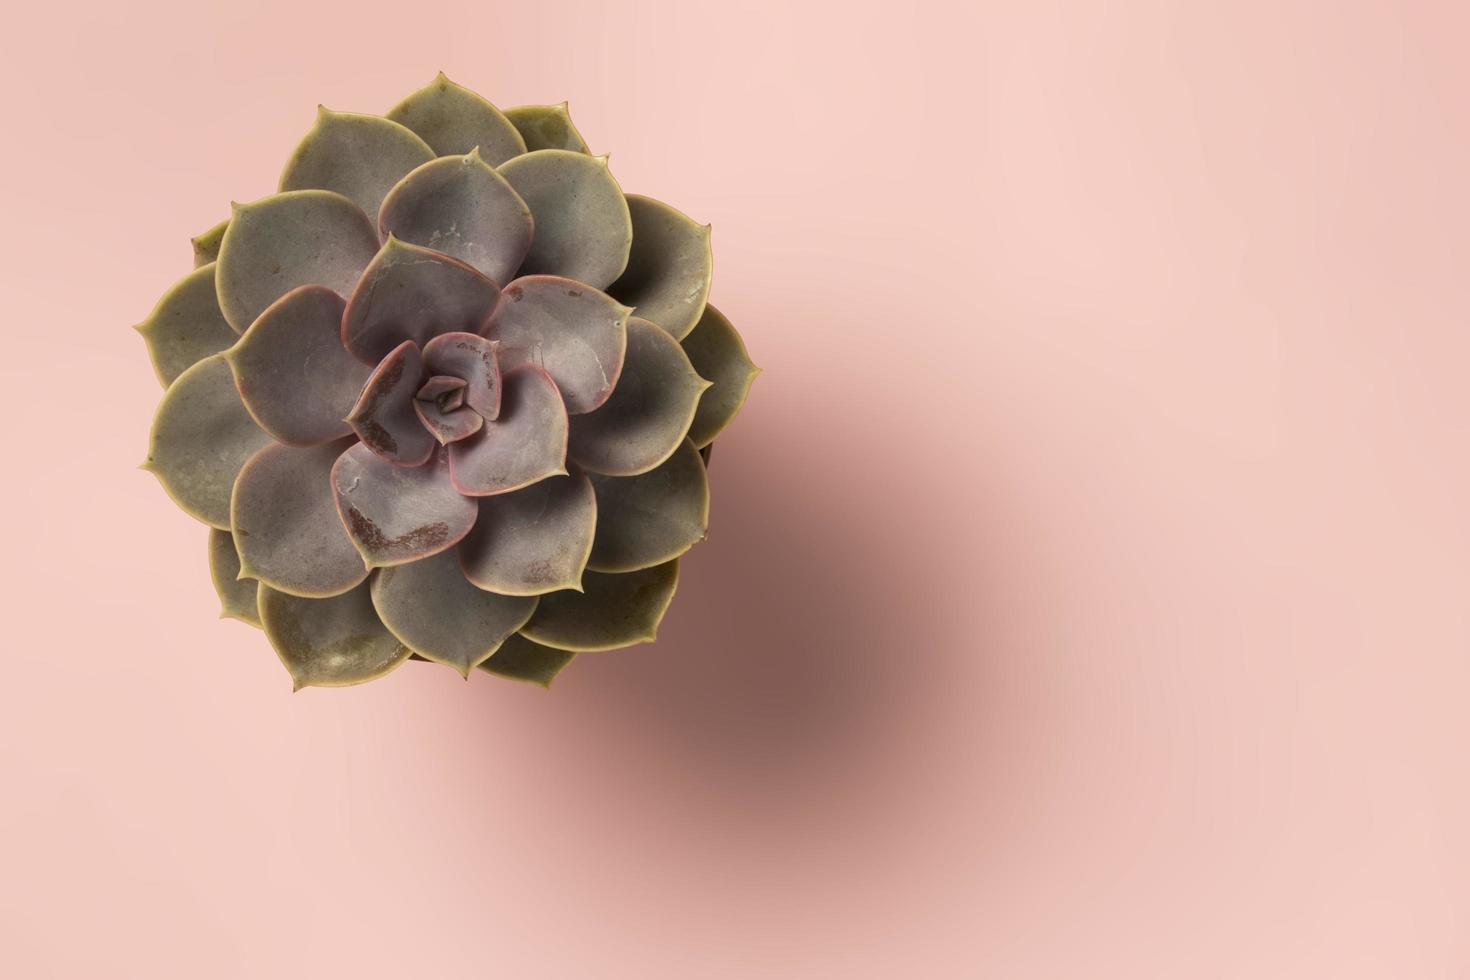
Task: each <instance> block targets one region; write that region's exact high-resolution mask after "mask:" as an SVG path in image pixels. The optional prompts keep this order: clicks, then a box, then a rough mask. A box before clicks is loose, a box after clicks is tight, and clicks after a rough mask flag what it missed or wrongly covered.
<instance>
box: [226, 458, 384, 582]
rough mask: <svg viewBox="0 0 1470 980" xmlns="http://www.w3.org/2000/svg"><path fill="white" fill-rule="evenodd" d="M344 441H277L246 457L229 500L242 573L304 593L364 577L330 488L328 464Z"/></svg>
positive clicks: (361, 566) (330, 469)
mask: <svg viewBox="0 0 1470 980" xmlns="http://www.w3.org/2000/svg"><path fill="white" fill-rule="evenodd" d="M349 445H352V441H351V439H350V438H349V439H341V440H338V441H337V442H329V443H327V444H326V445H323V446H310V447H306V448H297V447H294V446H282V445H279V444H275V445H271V446H267V447H266V448H264V449H262V450H261V451H260V452H258V453H256V454H255V455H254V456H252V457H250V462H248V463H246V464H245V468H244V469H242V470H241V471H240V477H239V479H237V480H236V481H235V494H234V497H233V498H232V499H231V501H230V519H231V522H232V524H233V526H234V532H235V548H236V549H237V550H238V551H239V553H240V566H241V567H240V574H241V575H245V576H250V577H252V578H256V579H259V580H260V581H261V582H264V583H265V584H266V585H269V586H270V587H271V588H273V589H276V590H278V591H281V592H289V593H290V594H291V595H297V596H306V597H308V598H323V597H325V596H334V595H341V594H342V593H343V592H346V591H347V590H348V589H351V588H352V587H353V586H355V585H357V584H358V583H359V582H361V581H362V580H363V579H365V578H367V574H368V570H367V567H366V566H364V565H363V562H362V559H361V558H359V557H358V554H357V549H356V548H354V547H353V543H352V539H351V538H350V537H348V536H347V531H346V529H345V528H343V527H342V521H341V519H340V518H339V517H338V516H337V504H336V499H335V497H336V495H335V494H334V493H333V492H332V466H333V464H334V463H336V462H337V457H338V456H341V455H342V453H343V452H344V451H346V449H347V447H348V446H349Z"/></svg>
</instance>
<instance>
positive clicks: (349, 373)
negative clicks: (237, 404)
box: [225, 286, 370, 446]
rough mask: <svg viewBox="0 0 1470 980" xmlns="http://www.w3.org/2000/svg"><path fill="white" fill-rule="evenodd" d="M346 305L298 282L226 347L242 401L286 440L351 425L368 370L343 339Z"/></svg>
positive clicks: (308, 439)
mask: <svg viewBox="0 0 1470 980" xmlns="http://www.w3.org/2000/svg"><path fill="white" fill-rule="evenodd" d="M345 307H346V304H345V303H343V302H342V297H340V296H338V295H337V294H336V293H334V292H332V291H331V290H330V289H328V288H327V287H325V286H298V287H297V288H295V289H293V290H291V291H290V292H289V293H287V294H286V295H285V296H282V297H281V298H280V299H278V300H276V301H275V302H274V303H272V304H271V305H270V306H268V307H266V310H265V312H264V313H262V314H261V315H260V316H259V317H257V318H256V320H255V322H254V323H252V324H251V325H250V329H249V330H247V331H245V336H243V337H241V338H240V342H239V343H237V344H236V345H235V346H234V347H232V348H230V349H229V350H228V351H226V352H225V360H227V361H229V362H230V368H231V370H233V371H234V372H235V385H236V387H238V388H239V389H240V397H241V398H242V399H243V400H244V402H245V407H246V408H247V409H249V410H250V414H251V415H252V416H254V417H255V421H256V422H259V423H260V427H261V428H263V429H265V431H267V432H269V433H270V434H271V435H273V436H275V437H276V439H277V440H278V441H280V442H284V443H285V444H286V445H288V446H319V445H321V444H322V443H324V442H331V441H332V440H333V439H340V438H342V437H343V436H345V435H347V434H348V433H349V432H351V431H352V428H351V426H349V425H348V424H347V423H346V422H345V421H343V419H344V418H345V417H346V416H347V413H348V412H349V411H351V409H352V406H353V404H354V402H356V400H357V395H358V392H360V391H361V390H362V386H363V382H365V381H366V380H367V377H368V374H369V373H370V372H369V370H368V368H367V366H366V365H364V364H363V363H362V362H361V361H359V360H357V358H355V357H353V356H352V355H351V354H349V353H348V352H347V348H345V347H343V346H342V311H343V309H344V308H345Z"/></svg>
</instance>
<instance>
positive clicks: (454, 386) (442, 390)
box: [414, 374, 468, 411]
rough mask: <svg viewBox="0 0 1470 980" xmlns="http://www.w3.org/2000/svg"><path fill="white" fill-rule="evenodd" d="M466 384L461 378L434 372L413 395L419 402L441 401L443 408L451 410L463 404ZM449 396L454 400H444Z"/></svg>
mask: <svg viewBox="0 0 1470 980" xmlns="http://www.w3.org/2000/svg"><path fill="white" fill-rule="evenodd" d="M467 384H468V382H466V381H465V380H464V379H463V378H452V377H449V376H448V375H444V374H436V375H434V376H433V377H431V378H430V379H429V380H428V381H425V382H424V383H423V384H422V385H420V386H419V390H418V391H417V392H416V393H415V394H414V397H415V398H417V399H418V400H419V401H421V402H441V403H443V407H444V408H445V410H447V411H453V410H454V409H456V408H459V406H460V405H463V404H464V390H465V387H466V386H467ZM451 398H452V399H454V402H452V403H450V402H447V401H445V400H446V399H451Z"/></svg>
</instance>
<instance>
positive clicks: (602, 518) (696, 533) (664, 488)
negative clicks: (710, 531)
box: [587, 439, 709, 572]
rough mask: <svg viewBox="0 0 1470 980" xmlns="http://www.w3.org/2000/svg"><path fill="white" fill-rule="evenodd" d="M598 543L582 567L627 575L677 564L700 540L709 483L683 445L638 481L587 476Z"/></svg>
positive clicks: (700, 463)
mask: <svg viewBox="0 0 1470 980" xmlns="http://www.w3.org/2000/svg"><path fill="white" fill-rule="evenodd" d="M592 489H593V490H594V491H595V492H596V493H597V537H596V538H594V539H593V542H592V556H591V557H590V558H589V559H588V560H587V567H588V568H590V569H593V570H595V571H599V572H631V571H636V570H637V569H640V568H647V567H648V566H650V565H658V564H661V563H663V562H666V561H668V560H669V559H670V558H677V557H679V556H680V555H682V554H683V553H684V552H686V551H688V550H689V549H690V548H692V547H693V546H694V545H695V544H697V543H698V542H700V541H702V540H704V535H705V531H706V529H707V528H708V527H709V479H708V477H707V476H706V475H705V471H704V460H703V459H701V458H700V456H699V450H698V449H696V448H695V447H694V443H692V442H690V441H689V440H688V439H685V440H684V443H683V445H681V446H680V447H679V448H678V449H676V450H674V455H672V456H670V457H669V458H668V459H666V460H664V461H663V463H662V464H660V465H659V466H656V467H654V468H653V469H651V470H649V471H648V472H647V473H642V474H639V475H638V476H602V475H600V474H596V473H594V474H592Z"/></svg>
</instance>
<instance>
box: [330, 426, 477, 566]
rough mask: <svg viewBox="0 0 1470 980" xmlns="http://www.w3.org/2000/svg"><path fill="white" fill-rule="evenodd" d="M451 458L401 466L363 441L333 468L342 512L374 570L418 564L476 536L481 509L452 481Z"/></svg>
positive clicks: (441, 456) (437, 453)
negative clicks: (473, 533)
mask: <svg viewBox="0 0 1470 980" xmlns="http://www.w3.org/2000/svg"><path fill="white" fill-rule="evenodd" d="M446 456H447V453H446V451H445V450H444V449H438V450H436V451H435V453H434V458H432V459H430V460H429V462H427V463H425V464H424V465H422V466H395V465H393V464H392V463H390V462H388V461H387V460H385V459H383V457H381V456H379V455H378V454H377V453H374V452H373V451H372V450H371V449H369V448H368V447H366V446H364V445H363V444H362V443H357V444H356V445H354V446H352V447H351V448H349V449H348V450H347V451H346V452H344V453H342V455H341V457H340V458H339V459H338V460H337V462H336V464H335V465H334V466H333V467H332V488H333V491H334V493H335V494H336V500H337V513H338V515H340V517H341V519H342V526H343V527H344V528H346V529H347V534H348V536H349V537H350V538H351V539H352V544H353V545H354V546H355V547H356V548H357V550H358V552H359V553H360V554H361V555H362V561H363V563H364V564H366V565H367V566H368V567H370V568H373V567H378V566H383V565H401V564H404V563H406V562H412V561H418V560H419V559H420V558H426V557H428V556H429V555H433V554H438V553H439V552H441V551H444V550H446V549H448V548H453V547H454V546H455V545H456V544H458V543H459V542H460V539H461V538H463V537H464V536H465V535H466V534H468V533H469V532H470V527H471V526H472V525H473V524H474V523H475V515H476V514H477V513H478V512H479V509H478V508H477V507H476V506H475V502H474V501H473V500H471V499H469V498H468V497H464V496H462V495H460V493H459V492H458V491H456V490H455V489H454V486H453V485H452V484H451V483H450V482H449V463H448V460H447V458H446Z"/></svg>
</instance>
